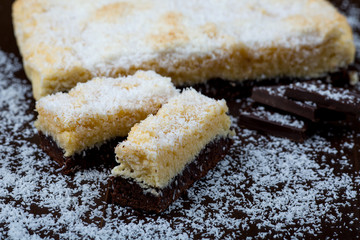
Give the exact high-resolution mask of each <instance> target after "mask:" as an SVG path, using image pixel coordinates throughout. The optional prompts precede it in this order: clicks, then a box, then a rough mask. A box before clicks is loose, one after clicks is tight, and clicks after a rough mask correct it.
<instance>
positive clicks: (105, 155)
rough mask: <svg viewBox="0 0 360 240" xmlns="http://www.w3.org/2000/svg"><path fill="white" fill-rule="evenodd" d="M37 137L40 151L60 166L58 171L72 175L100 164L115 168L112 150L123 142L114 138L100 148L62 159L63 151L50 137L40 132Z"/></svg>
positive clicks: (121, 139)
mask: <svg viewBox="0 0 360 240" xmlns="http://www.w3.org/2000/svg"><path fill="white" fill-rule="evenodd" d="M39 135H40V147H41V149H42V150H43V151H44V152H46V153H47V154H48V155H49V156H50V157H51V158H52V159H53V160H55V161H56V162H57V163H58V164H59V165H60V168H61V169H60V171H61V172H62V173H64V174H70V173H74V172H75V171H77V170H78V169H87V168H90V167H94V166H99V165H101V164H106V165H108V166H111V167H113V166H115V164H116V162H115V154H114V149H115V147H116V145H117V144H118V143H119V142H121V141H123V140H124V138H115V139H113V140H110V141H108V142H106V143H104V144H103V145H101V146H100V147H94V148H91V149H86V150H84V151H82V152H81V153H79V154H74V155H72V156H70V157H64V152H63V150H62V149H61V148H59V146H58V145H57V144H56V142H55V141H54V140H53V139H52V138H51V137H50V136H46V135H44V134H43V133H42V132H39Z"/></svg>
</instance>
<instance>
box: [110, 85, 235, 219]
mask: <svg viewBox="0 0 360 240" xmlns="http://www.w3.org/2000/svg"><path fill="white" fill-rule="evenodd" d="M227 111H228V108H227V106H226V102H225V100H219V101H216V100H214V99H211V98H208V97H206V96H204V95H202V94H200V93H198V92H196V91H195V90H193V89H188V90H184V91H183V92H182V94H180V95H179V96H177V97H174V98H172V99H170V100H169V102H168V103H167V104H165V105H163V106H162V107H161V108H160V110H159V111H158V113H157V114H156V115H155V116H154V115H150V116H148V117H147V118H146V119H145V120H143V121H141V122H140V123H139V124H136V125H135V126H134V127H133V128H132V129H131V131H130V133H129V135H128V138H127V140H126V141H124V142H122V143H120V144H119V145H118V146H117V147H116V149H115V153H116V160H117V162H118V163H119V165H118V166H116V167H115V168H113V170H112V175H113V176H114V177H112V183H113V184H112V193H111V195H112V202H113V203H119V204H121V205H127V206H132V207H134V208H138V209H143V210H146V211H155V212H161V211H163V210H164V209H166V208H167V207H168V205H169V204H170V203H171V202H172V201H174V200H175V199H177V198H178V197H179V196H180V195H181V193H182V192H183V191H184V190H186V189H187V188H188V187H190V186H191V185H192V184H193V183H194V182H195V181H196V180H197V179H199V178H201V177H202V176H204V175H205V174H206V173H207V171H208V170H209V169H211V168H212V167H214V166H215V165H216V163H217V162H218V161H219V160H220V159H221V157H222V156H223V154H224V153H225V151H226V149H227V148H228V147H229V145H230V142H231V141H230V140H229V139H228V136H229V134H230V133H231V132H230V129H229V128H230V123H231V121H230V117H229V116H228V115H227V114H226V112H227ZM220 143H221V144H220Z"/></svg>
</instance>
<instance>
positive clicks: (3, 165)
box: [0, 51, 360, 239]
mask: <svg viewBox="0 0 360 240" xmlns="http://www.w3.org/2000/svg"><path fill="white" fill-rule="evenodd" d="M19 69H21V66H20V64H19V61H18V59H16V58H15V57H14V56H13V55H9V54H5V53H3V52H1V51H0V79H1V80H0V103H1V105H0V108H1V112H0V114H1V115H0V118H1V124H0V141H1V145H0V154H1V156H2V157H1V158H2V161H1V162H0V209H1V210H0V238H10V239H24V238H28V239H29V238H32V239H39V238H42V237H48V238H50V239H51V238H60V239H69V238H71V239H84V238H97V239H111V238H143V239H146V238H162V239H170V238H177V239H188V238H197V237H201V238H239V237H244V238H245V237H247V236H252V237H256V238H269V237H271V236H272V237H275V238H290V237H298V238H305V237H316V236H318V235H319V234H321V233H322V232H321V229H322V226H324V225H325V226H334V227H336V226H340V225H341V224H345V225H341V226H342V227H341V229H342V230H341V231H351V230H353V231H360V229H359V226H358V225H357V224H356V223H357V222H358V221H359V219H358V215H355V213H354V208H357V209H358V205H357V202H356V199H357V198H359V194H358V193H357V190H358V189H359V188H358V187H359V183H360V177H359V176H358V174H356V175H355V176H354V174H353V173H352V170H351V169H352V167H353V163H352V161H351V159H349V151H350V152H351V151H353V147H354V146H355V145H354V144H355V143H354V141H353V139H352V138H351V137H352V135H351V134H349V135H345V136H344V138H345V140H344V143H345V144H342V145H341V146H343V148H342V149H341V150H340V151H337V150H336V149H335V148H334V147H333V146H332V143H331V142H329V141H327V140H326V139H325V138H323V137H321V136H319V135H315V136H314V137H313V138H311V139H309V140H307V141H306V142H305V143H303V144H300V143H294V142H291V141H289V140H286V139H281V138H275V137H267V136H262V137H259V135H257V134H255V131H250V130H246V129H241V128H238V127H236V126H235V125H234V127H235V128H236V131H237V132H238V136H242V137H241V138H240V137H235V139H234V140H235V145H234V147H233V148H232V150H231V153H230V155H232V156H237V157H236V158H231V157H230V155H228V156H227V157H226V158H225V159H224V160H222V161H221V162H220V163H219V164H218V165H217V167H216V168H215V169H214V170H212V171H210V172H209V173H208V174H207V176H206V177H205V178H204V179H203V180H200V181H198V182H197V183H196V184H195V185H194V186H193V187H191V188H190V189H189V190H188V194H187V196H186V197H182V198H180V199H178V200H177V201H175V202H174V203H173V204H172V205H171V206H170V208H169V209H168V210H167V211H166V212H164V213H163V214H161V215H153V214H145V213H138V212H136V211H134V210H132V209H130V208H123V207H120V206H115V205H111V204H110V205H107V204H105V203H104V202H103V200H104V196H105V194H106V186H107V179H108V176H109V174H110V169H100V170H96V169H91V170H86V171H85V170H84V171H79V172H77V173H76V174H75V175H74V176H73V177H69V176H63V175H61V174H57V173H56V169H55V167H54V166H55V165H54V163H53V161H52V160H50V159H49V157H48V156H47V155H45V154H44V153H43V152H42V151H41V150H40V149H39V148H38V146H37V145H36V144H34V143H33V142H36V139H37V137H36V131H35V129H34V127H33V126H32V124H33V121H34V120H35V116H34V114H33V113H32V112H33V107H34V105H33V102H32V100H29V99H31V88H30V86H29V83H28V82H27V81H25V80H22V79H19V78H17V77H16V76H15V73H16V71H18V70H19ZM235 102H237V103H240V104H241V101H235ZM233 120H234V122H236V118H233ZM284 149H285V150H288V151H286V152H285V151H284ZM324 152H326V153H328V156H327V157H323V158H321V159H319V160H317V159H316V156H319V155H322V153H324ZM338 160H341V161H338ZM334 166H338V167H336V168H333V167H334ZM339 166H340V167H341V168H340V167H339ZM353 179H354V180H353ZM343 209H345V210H343ZM349 219H351V220H349ZM101 226H102V227H101Z"/></svg>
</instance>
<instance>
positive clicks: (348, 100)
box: [285, 81, 360, 115]
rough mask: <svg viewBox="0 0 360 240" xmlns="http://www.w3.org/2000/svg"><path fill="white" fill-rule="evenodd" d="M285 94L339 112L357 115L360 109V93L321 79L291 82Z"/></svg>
mask: <svg viewBox="0 0 360 240" xmlns="http://www.w3.org/2000/svg"><path fill="white" fill-rule="evenodd" d="M285 96H287V97H289V98H293V99H296V100H300V101H312V102H315V103H316V104H318V105H319V106H321V107H323V108H327V109H330V110H335V111H338V112H343V113H349V114H354V115H356V114H357V113H358V112H359V111H360V95H358V94H355V93H352V92H350V91H349V90H348V89H344V88H337V87H333V86H332V85H331V84H326V83H322V82H320V81H317V82H312V83H307V82H298V83H294V84H290V85H289V87H288V88H286V90H285Z"/></svg>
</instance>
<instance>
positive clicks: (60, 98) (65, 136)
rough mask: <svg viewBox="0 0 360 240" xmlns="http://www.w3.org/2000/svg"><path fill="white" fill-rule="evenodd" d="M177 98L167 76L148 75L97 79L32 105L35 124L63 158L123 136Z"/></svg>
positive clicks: (144, 73) (148, 72)
mask: <svg viewBox="0 0 360 240" xmlns="http://www.w3.org/2000/svg"><path fill="white" fill-rule="evenodd" d="M177 94H178V90H177V89H175V87H174V85H173V84H172V82H171V80H170V79H169V78H166V77H161V76H160V75H158V74H156V73H155V72H153V71H146V72H145V71H138V72H137V73H136V74H135V75H133V76H128V77H120V78H96V79H93V80H91V81H89V82H87V83H79V84H78V85H77V86H76V87H75V88H73V89H72V90H70V92H69V93H57V94H54V95H49V96H46V97H43V98H41V99H40V100H39V101H37V103H36V111H37V112H38V118H37V120H36V122H35V126H36V128H37V129H38V130H39V132H40V133H41V134H43V135H46V136H49V137H50V138H51V139H53V141H54V142H55V143H56V145H57V146H58V147H59V148H60V149H62V151H63V156H64V159H65V158H67V157H72V156H74V155H76V154H77V155H81V153H82V152H83V150H86V149H90V148H94V147H96V146H100V145H102V144H103V143H105V142H106V141H109V140H111V139H114V138H116V137H126V136H127V134H128V132H129V131H130V129H131V127H132V126H133V125H134V124H135V123H137V122H140V121H141V120H143V119H145V118H146V117H147V116H148V115H149V114H155V113H156V112H157V110H158V109H159V108H160V107H161V106H162V104H164V103H166V102H167V101H168V100H169V99H170V98H171V97H174V96H176V95H177ZM53 145H54V144H53ZM112 152H113V151H112Z"/></svg>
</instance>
